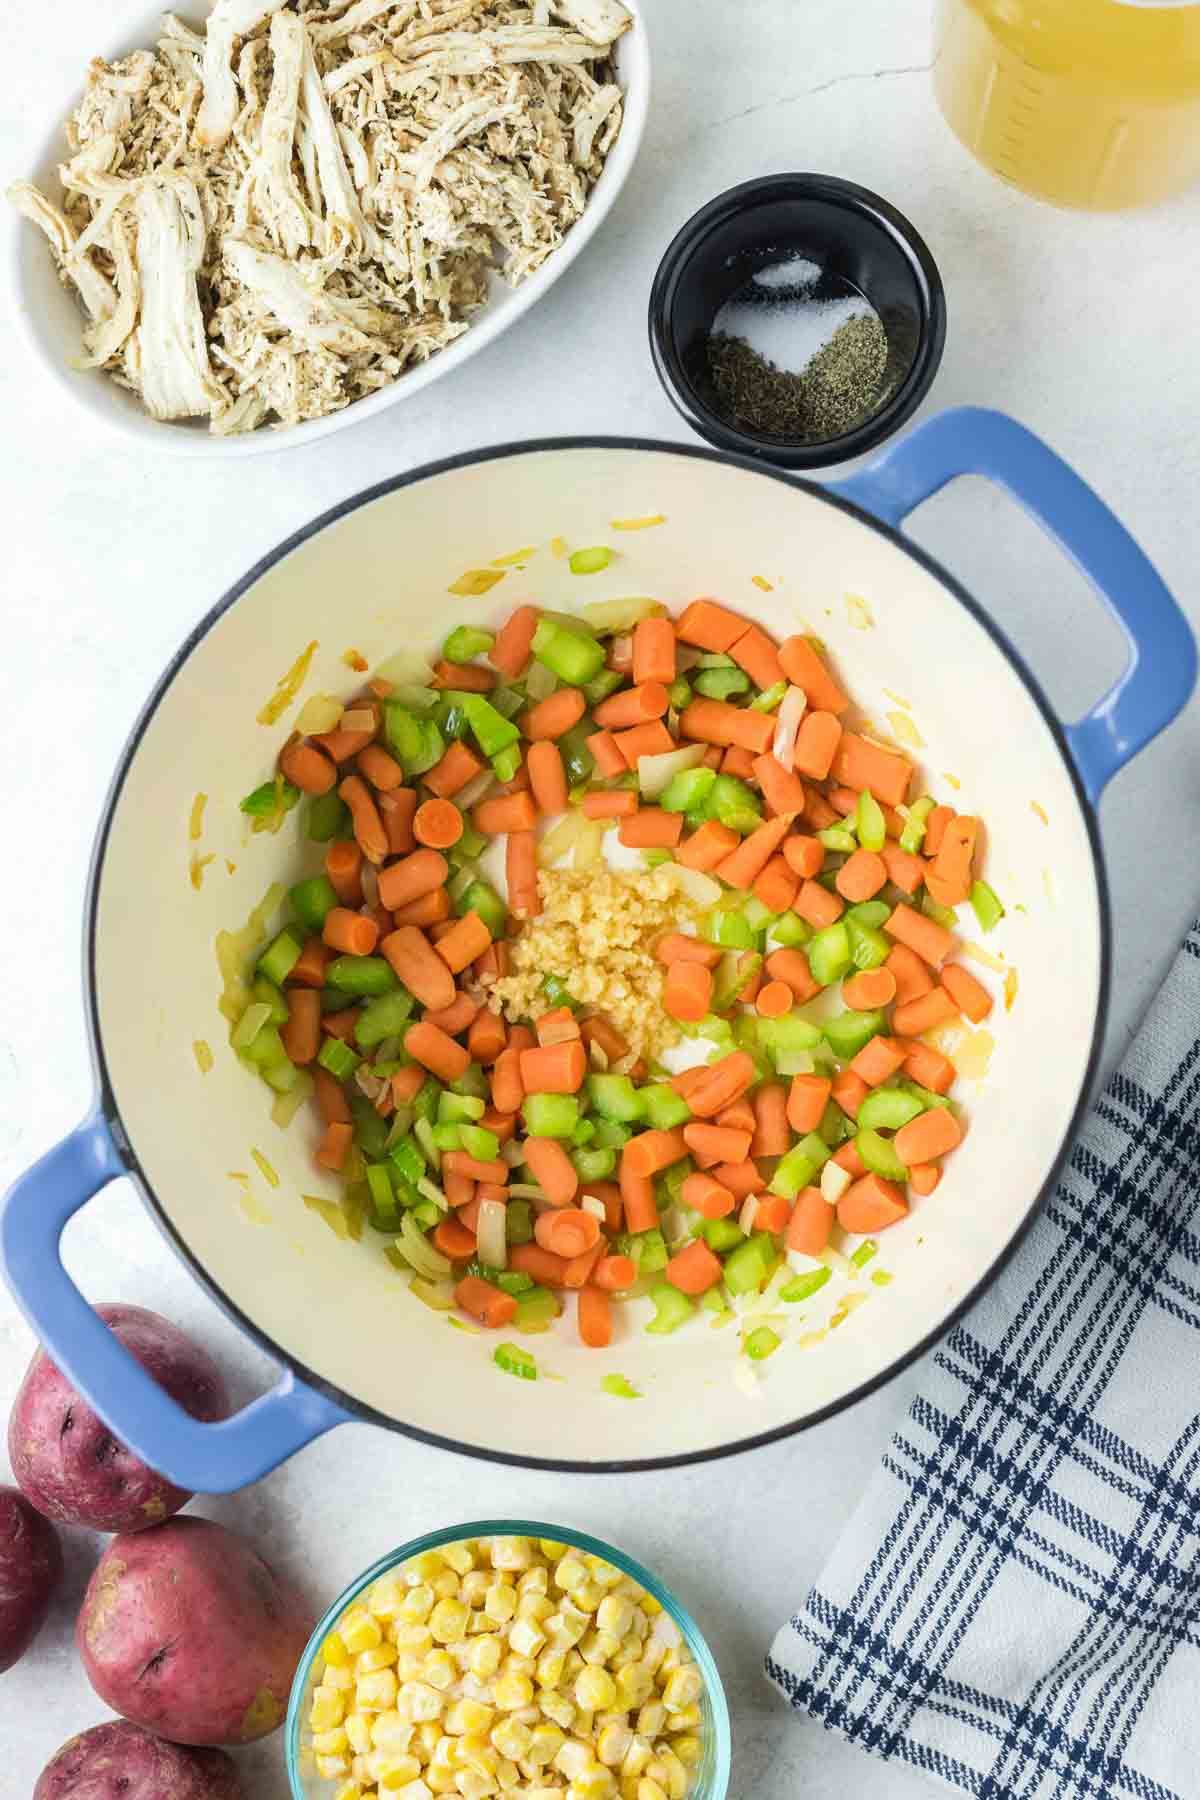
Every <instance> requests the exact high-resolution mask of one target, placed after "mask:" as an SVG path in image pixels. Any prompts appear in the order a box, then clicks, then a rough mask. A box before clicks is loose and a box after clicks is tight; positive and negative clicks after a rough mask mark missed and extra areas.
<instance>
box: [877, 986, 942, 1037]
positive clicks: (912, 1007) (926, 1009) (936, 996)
mask: <svg viewBox="0 0 1200 1800" xmlns="http://www.w3.org/2000/svg"><path fill="white" fill-rule="evenodd" d="M957 1017H958V1007H957V1006H956V1005H955V1003H954V1001H953V1000H952V999H951V997H950V995H949V994H948V993H947V992H946V989H945V988H944V987H935V988H931V989H930V991H929V992H928V993H927V994H922V995H921V997H920V999H919V1000H910V1001H909V1002H908V1004H907V1005H906V1006H898V1007H897V1008H896V1010H895V1012H894V1013H893V1014H892V1027H893V1029H894V1030H895V1031H897V1032H899V1033H900V1035H901V1036H902V1037H920V1035H921V1033H922V1032H923V1031H932V1030H933V1028H934V1026H935V1025H944V1024H945V1023H946V1021H947V1020H948V1019H956V1018H957Z"/></svg>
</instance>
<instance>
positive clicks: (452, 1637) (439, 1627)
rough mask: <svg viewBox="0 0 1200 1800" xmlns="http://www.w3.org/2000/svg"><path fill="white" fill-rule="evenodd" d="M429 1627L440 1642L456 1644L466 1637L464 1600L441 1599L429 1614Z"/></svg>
mask: <svg viewBox="0 0 1200 1800" xmlns="http://www.w3.org/2000/svg"><path fill="white" fill-rule="evenodd" d="M456 1579H457V1577H456ZM429 1629H430V1631H432V1633H433V1635H434V1637H435V1639H436V1640H437V1642H438V1643H439V1644H454V1643H457V1642H458V1640H459V1639H460V1638H463V1637H465V1636H466V1635H467V1609H466V1607H465V1606H464V1605H463V1603H462V1601H461V1600H439V1601H438V1603H437V1605H436V1606H435V1607H434V1609H433V1611H432V1612H431V1613H430V1615H429Z"/></svg>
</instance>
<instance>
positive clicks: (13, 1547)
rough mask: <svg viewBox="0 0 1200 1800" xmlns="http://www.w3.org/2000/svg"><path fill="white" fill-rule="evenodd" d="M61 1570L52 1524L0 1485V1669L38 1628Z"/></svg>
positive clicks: (21, 1650)
mask: <svg viewBox="0 0 1200 1800" xmlns="http://www.w3.org/2000/svg"><path fill="white" fill-rule="evenodd" d="M62 1573H63V1558H62V1547H61V1545H60V1544H59V1541H58V1537H57V1534H56V1533H55V1530H54V1527H53V1525H49V1524H47V1522H46V1520H45V1519H43V1517H42V1515H41V1513H40V1512H35V1511H34V1509H33V1507H32V1506H31V1505H30V1504H29V1501H28V1500H27V1499H26V1498H25V1496H24V1494H22V1493H19V1492H18V1490H17V1489H16V1488H12V1487H0V1674H3V1672H4V1670H5V1669H11V1668H12V1666H13V1664H14V1663H17V1662H20V1660H21V1658H22V1657H23V1656H24V1654H25V1652H26V1651H27V1650H28V1648H29V1646H30V1644H32V1642H33V1640H34V1638H35V1637H36V1636H37V1634H38V1632H39V1631H40V1630H41V1628H42V1623H43V1621H44V1620H45V1617H46V1614H47V1613H48V1612H49V1610H50V1602H51V1600H52V1599H53V1598H54V1591H55V1589H56V1588H57V1587H58V1584H59V1582H60V1581H61V1580H62Z"/></svg>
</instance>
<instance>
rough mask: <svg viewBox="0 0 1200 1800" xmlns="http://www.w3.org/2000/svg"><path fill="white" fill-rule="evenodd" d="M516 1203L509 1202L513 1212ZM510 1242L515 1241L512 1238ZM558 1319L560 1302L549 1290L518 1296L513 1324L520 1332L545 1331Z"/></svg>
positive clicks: (533, 1290) (539, 1289) (534, 1290)
mask: <svg viewBox="0 0 1200 1800" xmlns="http://www.w3.org/2000/svg"><path fill="white" fill-rule="evenodd" d="M515 1205H516V1202H515V1201H510V1202H509V1211H510V1212H511V1211H512V1208H513V1206H515ZM509 1242H510V1243H512V1242H513V1240H512V1239H511V1238H510V1239H509ZM557 1317H558V1301H557V1299H556V1298H555V1296H554V1295H553V1294H552V1293H551V1292H550V1289H549V1288H541V1287H535V1288H530V1289H528V1290H527V1291H526V1292H525V1293H523V1294H518V1295H517V1316H516V1318H515V1319H514V1320H513V1324H514V1325H515V1326H516V1328H517V1330H518V1331H545V1329H546V1327H547V1326H548V1325H550V1324H552V1323H553V1321H554V1320H555V1319H557Z"/></svg>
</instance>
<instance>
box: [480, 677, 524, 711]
mask: <svg viewBox="0 0 1200 1800" xmlns="http://www.w3.org/2000/svg"><path fill="white" fill-rule="evenodd" d="M528 699H529V695H528V693H527V692H526V690H525V688H524V687H523V686H522V685H521V684H520V683H519V682H518V683H517V685H516V686H515V687H498V688H493V689H492V691H491V693H490V694H489V695H488V700H489V702H490V704H491V705H492V706H493V707H494V708H495V710H496V711H497V712H498V713H499V714H500V717H501V718H502V719H515V718H516V716H517V714H518V713H519V712H520V711H521V710H522V708H523V707H524V706H525V704H526V702H527V701H528Z"/></svg>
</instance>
